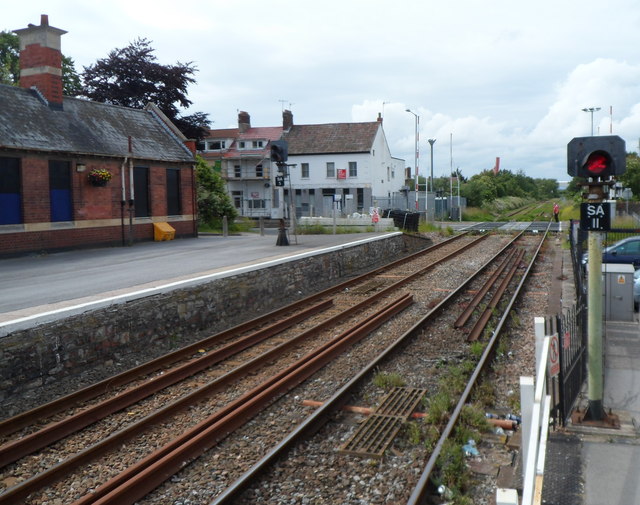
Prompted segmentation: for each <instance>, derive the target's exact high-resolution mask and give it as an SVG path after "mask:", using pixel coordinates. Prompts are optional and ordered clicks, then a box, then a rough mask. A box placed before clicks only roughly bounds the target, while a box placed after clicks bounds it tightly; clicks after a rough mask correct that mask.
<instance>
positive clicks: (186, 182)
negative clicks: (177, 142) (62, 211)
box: [0, 154, 196, 255]
mask: <svg viewBox="0 0 640 505" xmlns="http://www.w3.org/2000/svg"><path fill="white" fill-rule="evenodd" d="M12 156H16V157H19V156H20V155H19V154H13V155H12ZM56 159H63V158H56ZM69 161H71V194H72V196H71V198H72V207H73V220H74V221H75V222H76V225H80V226H75V227H72V225H69V227H65V226H62V227H61V228H59V229H46V228H48V223H49V220H50V214H51V209H50V200H49V158H47V157H44V156H37V155H31V156H25V157H22V158H21V182H22V215H23V223H24V225H25V228H26V230H27V231H14V230H15V226H13V225H10V227H7V228H5V230H3V229H2V227H0V255H7V254H18V253H26V252H32V251H50V250H59V249H73V248H82V247H96V246H108V245H119V244H121V243H122V226H121V216H122V213H121V209H122V206H121V201H122V187H121V163H122V162H121V161H120V160H110V159H106V158H104V159H103V158H95V159H88V160H82V161H83V162H84V163H85V164H86V170H85V171H84V172H78V171H77V170H76V162H75V160H69ZM172 166H173V167H175V165H172ZM94 168H105V169H107V170H109V171H110V172H111V173H112V175H113V177H112V179H111V181H109V183H108V184H107V185H106V186H104V187H95V186H92V185H91V184H90V183H89V180H88V178H87V174H88V173H89V171H90V170H92V169H94ZM166 169H167V166H165V165H161V164H157V165H151V166H150V170H149V173H150V177H149V182H150V186H151V187H150V192H149V194H150V198H151V217H161V218H163V219H164V218H166V214H167V199H166ZM180 172H181V181H180V183H181V196H182V213H183V214H188V215H193V214H194V205H193V202H194V195H193V193H192V191H193V190H194V188H193V182H192V173H191V172H192V169H191V166H190V165H185V166H183V167H182V170H181V171H180ZM128 183H129V174H128V167H125V184H126V185H127V186H128ZM126 198H127V199H128V198H129V193H128V189H127V192H126ZM124 220H125V226H124V231H125V241H126V242H128V240H129V235H128V234H129V213H128V200H127V205H126V206H125V213H124ZM86 221H96V223H95V226H89V227H81V225H82V222H86ZM167 221H168V222H169V224H170V225H171V226H173V228H175V230H176V237H177V238H180V237H190V236H191V237H193V236H195V235H196V228H195V221H193V220H188V221H171V220H167ZM92 224H93V223H92ZM29 225H31V226H32V227H33V226H34V225H37V227H38V228H39V230H38V231H28V230H29V227H30V226H29ZM43 228H44V229H43ZM3 232H4V233H3ZM140 240H153V224H152V223H144V224H134V241H140Z"/></svg>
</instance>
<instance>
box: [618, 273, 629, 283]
mask: <svg viewBox="0 0 640 505" xmlns="http://www.w3.org/2000/svg"><path fill="white" fill-rule="evenodd" d="M626 282H627V281H626V280H625V277H624V275H618V284H625V283H626Z"/></svg>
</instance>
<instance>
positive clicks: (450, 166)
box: [449, 133, 453, 221]
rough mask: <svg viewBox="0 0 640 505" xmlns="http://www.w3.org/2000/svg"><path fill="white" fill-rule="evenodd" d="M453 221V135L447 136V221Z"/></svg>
mask: <svg viewBox="0 0 640 505" xmlns="http://www.w3.org/2000/svg"><path fill="white" fill-rule="evenodd" d="M452 219H453V133H450V134H449V220H450V221H451V220H452Z"/></svg>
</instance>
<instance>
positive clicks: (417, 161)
mask: <svg viewBox="0 0 640 505" xmlns="http://www.w3.org/2000/svg"><path fill="white" fill-rule="evenodd" d="M407 112H409V113H411V114H413V115H414V116H415V118H416V121H415V122H416V130H415V139H416V146H415V167H414V168H415V184H414V186H415V190H416V212H418V210H419V209H418V163H419V162H420V144H419V138H420V137H419V136H420V116H418V115H417V114H416V113H415V112H413V111H412V110H411V109H407ZM425 209H426V202H425Z"/></svg>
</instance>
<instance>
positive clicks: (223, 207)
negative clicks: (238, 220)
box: [196, 155, 238, 227]
mask: <svg viewBox="0 0 640 505" xmlns="http://www.w3.org/2000/svg"><path fill="white" fill-rule="evenodd" d="M196 190H197V193H198V219H199V221H200V222H201V223H202V224H206V225H208V226H211V227H217V226H218V225H219V220H220V218H222V217H223V216H227V217H228V218H230V219H233V218H235V217H236V216H237V215H238V213H237V211H236V208H235V207H234V206H233V204H232V203H231V198H229V195H228V194H227V192H226V190H225V185H224V180H223V179H222V177H221V176H220V174H218V172H216V171H215V170H214V169H213V168H212V167H210V166H209V165H207V162H206V161H205V160H204V158H202V156H200V155H196Z"/></svg>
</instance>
